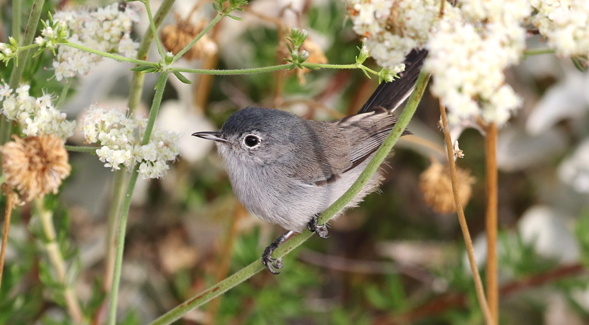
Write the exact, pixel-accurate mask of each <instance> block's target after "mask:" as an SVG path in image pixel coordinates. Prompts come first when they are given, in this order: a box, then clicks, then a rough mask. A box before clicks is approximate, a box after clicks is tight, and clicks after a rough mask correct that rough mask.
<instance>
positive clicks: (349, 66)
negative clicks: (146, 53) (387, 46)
mask: <svg viewBox="0 0 589 325" xmlns="http://www.w3.org/2000/svg"><path fill="white" fill-rule="evenodd" d="M302 66H303V67H305V68H309V69H367V70H368V71H370V72H372V73H374V74H378V73H377V72H375V71H373V70H370V69H368V68H366V67H364V66H363V65H357V64H321V63H303V64H302ZM292 68H293V64H292V63H286V64H279V65H273V66H269V67H262V68H249V69H227V70H209V69H185V68H170V71H178V72H187V73H195V74H209V75H214V76H229V75H246V74H256V73H264V72H273V71H279V70H287V69H292Z"/></svg>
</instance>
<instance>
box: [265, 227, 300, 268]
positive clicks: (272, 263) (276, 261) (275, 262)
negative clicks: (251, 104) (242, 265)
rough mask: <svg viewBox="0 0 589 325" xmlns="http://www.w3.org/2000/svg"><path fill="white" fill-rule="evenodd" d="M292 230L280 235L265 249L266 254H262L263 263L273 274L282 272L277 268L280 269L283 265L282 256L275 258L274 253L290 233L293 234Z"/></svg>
mask: <svg viewBox="0 0 589 325" xmlns="http://www.w3.org/2000/svg"><path fill="white" fill-rule="evenodd" d="M292 234H293V232H292V231H288V232H286V233H285V234H284V235H282V236H280V237H278V239H276V240H275V241H273V242H272V244H270V246H268V247H266V249H265V250H264V254H262V263H263V264H264V266H265V267H266V268H267V269H268V271H270V273H272V274H280V272H278V271H277V270H280V269H281V268H282V266H283V264H282V257H279V258H273V257H272V253H273V252H274V250H275V249H277V248H278V246H280V245H281V244H282V243H284V242H285V241H286V240H287V239H288V237H289V236H290V235H292Z"/></svg>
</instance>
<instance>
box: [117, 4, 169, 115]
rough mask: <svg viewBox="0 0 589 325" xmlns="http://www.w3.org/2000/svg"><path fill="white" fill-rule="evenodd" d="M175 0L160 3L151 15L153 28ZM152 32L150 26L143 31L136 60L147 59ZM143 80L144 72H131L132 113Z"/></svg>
mask: <svg viewBox="0 0 589 325" xmlns="http://www.w3.org/2000/svg"><path fill="white" fill-rule="evenodd" d="M174 1H175V0H164V2H162V4H161V5H160V7H159V9H158V10H157V12H156V13H155V17H153V20H152V21H153V24H154V25H155V30H157V29H159V27H160V26H161V24H162V22H163V21H164V18H165V17H166V16H167V15H168V13H169V12H170V9H172V5H173V4H174ZM153 37H154V36H153V32H152V29H151V26H149V27H148V28H147V30H146V31H145V35H144V36H143V39H142V40H141V44H140V45H139V49H138V50H137V60H147V52H149V47H150V46H151V42H153ZM144 80H145V74H144V73H143V72H140V71H136V72H134V73H133V79H132V80H131V91H130V93H129V102H128V105H129V112H130V113H133V111H135V108H137V105H138V104H139V101H140V100H141V93H142V92H143V81H144Z"/></svg>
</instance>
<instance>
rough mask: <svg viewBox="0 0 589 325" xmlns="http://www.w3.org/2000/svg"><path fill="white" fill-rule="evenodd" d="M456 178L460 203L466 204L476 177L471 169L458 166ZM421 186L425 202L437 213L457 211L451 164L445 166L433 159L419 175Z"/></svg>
mask: <svg viewBox="0 0 589 325" xmlns="http://www.w3.org/2000/svg"><path fill="white" fill-rule="evenodd" d="M456 180H457V182H458V195H459V196H460V205H462V206H465V205H466V204H467V203H468V201H469V200H470V196H471V195H472V186H471V185H472V184H473V183H474V178H473V177H471V176H470V171H469V170H465V169H460V168H458V167H456ZM419 187H420V188H421V193H423V199H424V201H425V203H426V204H427V205H428V206H430V207H431V208H432V209H433V210H434V211H435V212H437V213H451V212H456V206H455V203H454V195H453V192H452V174H451V172H450V166H448V165H445V166H443V165H442V164H440V163H439V162H437V161H434V160H432V164H431V166H430V167H429V168H428V169H426V170H425V171H424V172H423V173H421V176H420V177H419Z"/></svg>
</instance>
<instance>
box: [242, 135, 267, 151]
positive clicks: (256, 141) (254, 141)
mask: <svg viewBox="0 0 589 325" xmlns="http://www.w3.org/2000/svg"><path fill="white" fill-rule="evenodd" d="M261 142H262V139H260V137H259V136H257V135H253V134H248V135H246V136H245V137H243V144H244V145H245V146H246V147H248V148H250V149H253V148H256V147H258V146H259V145H260V143H261Z"/></svg>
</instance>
